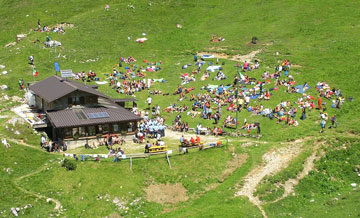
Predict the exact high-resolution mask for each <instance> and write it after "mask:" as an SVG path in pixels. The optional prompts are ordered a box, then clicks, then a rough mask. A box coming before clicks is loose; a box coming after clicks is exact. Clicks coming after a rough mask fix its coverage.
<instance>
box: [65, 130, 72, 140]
mask: <svg viewBox="0 0 360 218" xmlns="http://www.w3.org/2000/svg"><path fill="white" fill-rule="evenodd" d="M71 136H72V132H71V129H70V128H66V129H64V137H65V138H71Z"/></svg>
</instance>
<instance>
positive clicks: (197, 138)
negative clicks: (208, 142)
mask: <svg viewBox="0 0 360 218" xmlns="http://www.w3.org/2000/svg"><path fill="white" fill-rule="evenodd" d="M196 143H199V144H200V137H199V136H198V135H197V136H196Z"/></svg>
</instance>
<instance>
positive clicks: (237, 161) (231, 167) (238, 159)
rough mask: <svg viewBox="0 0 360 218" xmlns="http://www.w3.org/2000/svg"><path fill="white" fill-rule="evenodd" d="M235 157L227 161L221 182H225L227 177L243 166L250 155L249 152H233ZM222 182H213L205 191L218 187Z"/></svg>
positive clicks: (220, 178)
mask: <svg viewBox="0 0 360 218" xmlns="http://www.w3.org/2000/svg"><path fill="white" fill-rule="evenodd" d="M233 157H234V158H233V159H232V160H230V161H228V162H227V165H226V168H225V170H224V171H223V172H222V174H221V175H220V177H219V182H223V181H224V180H225V179H226V178H228V177H229V176H231V174H232V173H233V172H234V171H235V170H236V169H237V168H239V167H241V166H242V165H243V164H244V163H245V162H246V160H247V158H248V157H249V155H248V154H236V153H233ZM219 184H220V183H213V184H211V185H209V186H207V187H206V188H205V191H210V190H212V189H214V188H216V187H217V186H218V185H219Z"/></svg>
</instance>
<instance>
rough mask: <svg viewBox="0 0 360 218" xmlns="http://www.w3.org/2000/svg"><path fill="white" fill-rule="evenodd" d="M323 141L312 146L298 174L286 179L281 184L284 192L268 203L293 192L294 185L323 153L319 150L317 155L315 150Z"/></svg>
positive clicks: (307, 172) (317, 149)
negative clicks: (311, 150) (311, 151)
mask: <svg viewBox="0 0 360 218" xmlns="http://www.w3.org/2000/svg"><path fill="white" fill-rule="evenodd" d="M324 143H325V142H323V143H321V144H317V145H316V146H315V147H314V151H313V153H312V154H311V155H310V156H309V157H308V158H307V159H306V160H305V162H304V169H303V170H302V171H301V172H300V173H299V174H297V175H296V178H293V179H289V180H287V181H286V182H285V184H283V187H284V189H285V191H284V194H283V195H282V196H281V197H280V198H278V199H276V200H274V201H272V202H270V203H276V202H278V201H280V200H282V199H284V198H286V197H287V196H289V195H290V194H291V193H293V192H294V187H295V186H297V185H298V184H299V182H300V180H302V179H303V178H304V177H305V176H307V175H308V174H309V172H310V171H311V170H313V169H314V161H315V160H318V159H320V157H321V156H323V155H325V152H324V151H322V152H320V155H317V152H318V151H319V148H320V146H321V145H324Z"/></svg>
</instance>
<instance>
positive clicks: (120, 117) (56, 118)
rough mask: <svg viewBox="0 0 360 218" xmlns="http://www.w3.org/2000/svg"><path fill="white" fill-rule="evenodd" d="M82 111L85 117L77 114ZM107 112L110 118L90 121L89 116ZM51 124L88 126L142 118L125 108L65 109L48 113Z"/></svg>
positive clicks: (57, 126) (58, 125)
mask: <svg viewBox="0 0 360 218" xmlns="http://www.w3.org/2000/svg"><path fill="white" fill-rule="evenodd" d="M79 111H82V112H83V113H84V114H85V117H81V116H80V117H79V116H78V115H76V113H75V112H79ZM100 112H106V113H107V114H108V115H109V117H106V118H97V119H90V118H89V117H88V115H87V114H89V113H100ZM47 116H48V118H49V120H50V122H51V123H52V124H53V125H54V127H56V128H63V127H76V126H88V125H96V124H106V123H115V122H126V121H138V120H141V119H142V118H141V117H139V116H137V115H135V114H133V113H132V112H130V111H128V110H126V109H124V108H117V109H114V108H83V109H65V110H60V111H55V112H47Z"/></svg>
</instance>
